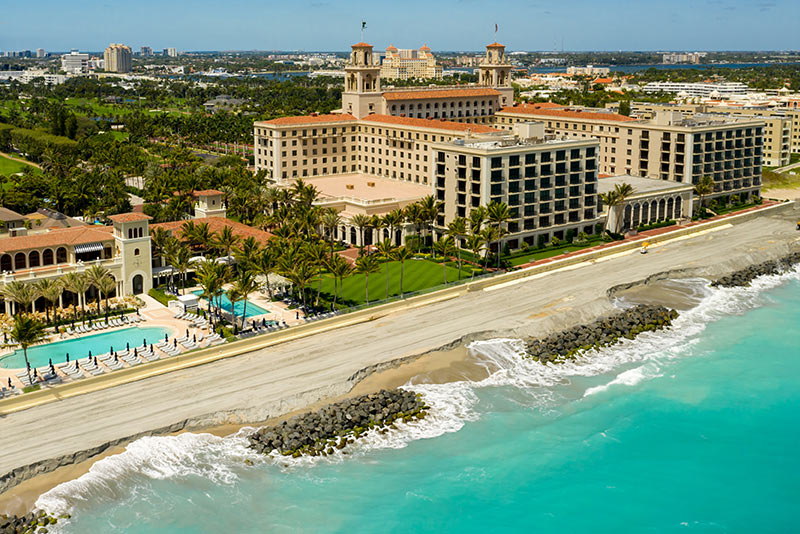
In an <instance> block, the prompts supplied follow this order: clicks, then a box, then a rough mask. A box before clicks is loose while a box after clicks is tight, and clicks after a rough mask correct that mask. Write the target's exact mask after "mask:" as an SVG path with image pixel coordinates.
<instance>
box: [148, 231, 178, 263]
mask: <svg viewBox="0 0 800 534" xmlns="http://www.w3.org/2000/svg"><path fill="white" fill-rule="evenodd" d="M171 239H174V238H173V237H172V233H171V232H170V231H169V230H165V229H163V228H151V229H150V243H151V244H152V251H153V257H154V258H156V257H158V258H163V257H164V249H165V247H166V245H167V242H168V241H169V240H171Z"/></svg>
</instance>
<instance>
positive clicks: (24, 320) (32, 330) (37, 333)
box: [10, 314, 45, 384]
mask: <svg viewBox="0 0 800 534" xmlns="http://www.w3.org/2000/svg"><path fill="white" fill-rule="evenodd" d="M10 334H11V337H12V338H13V339H15V340H16V341H17V345H19V346H20V348H21V349H22V354H23V355H24V356H25V369H26V370H27V372H28V383H30V384H32V383H33V380H31V364H30V362H29V361H28V347H30V346H31V345H35V344H36V343H41V342H42V341H44V339H45V331H44V324H42V323H41V322H40V321H37V320H36V319H34V318H33V317H29V316H27V315H24V314H19V315H17V316H15V317H14V326H13V328H12V329H11V332H10Z"/></svg>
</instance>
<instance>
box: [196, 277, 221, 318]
mask: <svg viewBox="0 0 800 534" xmlns="http://www.w3.org/2000/svg"><path fill="white" fill-rule="evenodd" d="M221 268H222V269H226V267H225V265H223V264H221V263H217V262H214V261H204V262H202V263H201V264H200V266H199V267H198V268H197V271H196V275H197V276H196V278H197V283H198V285H199V286H200V287H201V289H202V290H203V293H202V296H203V298H205V299H206V302H208V316H209V320H211V322H212V324H213V322H214V321H213V314H212V313H211V305H212V303H214V302H215V299H216V298H217V297H218V296H219V295H220V294H221V293H222V283H223V278H224V273H223V272H222V269H221Z"/></svg>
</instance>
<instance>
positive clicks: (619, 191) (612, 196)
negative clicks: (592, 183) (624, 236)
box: [599, 182, 634, 233]
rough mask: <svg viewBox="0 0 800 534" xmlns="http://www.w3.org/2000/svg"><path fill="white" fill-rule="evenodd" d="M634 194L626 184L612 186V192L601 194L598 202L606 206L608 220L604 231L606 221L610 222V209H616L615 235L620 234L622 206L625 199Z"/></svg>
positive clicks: (631, 188)
mask: <svg viewBox="0 0 800 534" xmlns="http://www.w3.org/2000/svg"><path fill="white" fill-rule="evenodd" d="M633 193H634V189H633V187H632V186H631V185H630V184H628V183H624V182H623V183H621V184H617V185H615V186H614V190H613V191H608V192H607V193H601V194H600V195H599V196H600V200H601V201H602V202H603V204H605V205H606V206H608V218H607V219H606V229H608V221H609V220H611V209H612V208H616V209H615V210H614V213H615V217H614V223H615V230H616V232H617V233H620V231H621V230H623V228H620V226H621V224H620V219H621V218H622V214H623V209H622V205H623V204H624V203H625V199H627V198H628V197H629V196H631V195H632V194H633Z"/></svg>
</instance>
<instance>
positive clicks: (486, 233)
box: [480, 226, 500, 271]
mask: <svg viewBox="0 0 800 534" xmlns="http://www.w3.org/2000/svg"><path fill="white" fill-rule="evenodd" d="M480 236H481V237H482V238H483V241H484V242H485V243H486V250H485V251H484V253H483V270H484V271H485V270H486V264H487V263H488V261H489V244H490V243H493V242H494V241H495V240H496V239H498V238H499V236H500V231H499V230H498V229H497V227H496V226H487V227H486V228H484V229H483V230H481V233H480Z"/></svg>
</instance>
